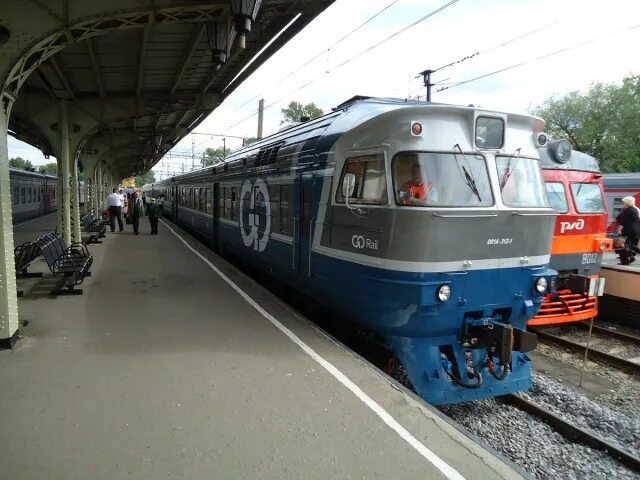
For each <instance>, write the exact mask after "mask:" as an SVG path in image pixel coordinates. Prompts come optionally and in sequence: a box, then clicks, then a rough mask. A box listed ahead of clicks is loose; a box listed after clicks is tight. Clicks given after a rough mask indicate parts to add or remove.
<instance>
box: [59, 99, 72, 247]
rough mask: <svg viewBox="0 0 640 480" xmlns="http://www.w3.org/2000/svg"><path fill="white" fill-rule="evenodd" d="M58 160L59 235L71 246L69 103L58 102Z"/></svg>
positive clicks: (64, 101)
mask: <svg viewBox="0 0 640 480" xmlns="http://www.w3.org/2000/svg"><path fill="white" fill-rule="evenodd" d="M58 125H59V127H60V158H59V159H58V172H59V174H60V175H59V176H60V177H62V178H61V183H62V185H61V187H62V188H61V191H60V197H58V198H61V199H62V201H61V202H58V208H60V209H61V210H62V214H61V216H58V220H60V221H61V223H59V224H58V227H59V230H60V233H61V234H62V236H63V238H64V241H65V243H66V244H67V245H69V244H71V191H70V188H69V181H70V175H69V164H70V158H69V157H70V155H69V102H67V101H66V100H60V122H59V124H58Z"/></svg>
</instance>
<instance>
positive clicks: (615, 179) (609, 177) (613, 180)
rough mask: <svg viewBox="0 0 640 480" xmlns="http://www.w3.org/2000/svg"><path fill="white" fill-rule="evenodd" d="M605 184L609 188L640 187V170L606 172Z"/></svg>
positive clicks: (603, 178)
mask: <svg viewBox="0 0 640 480" xmlns="http://www.w3.org/2000/svg"><path fill="white" fill-rule="evenodd" d="M602 181H603V182H604V186H605V187H606V188H608V189H615V188H638V189H640V172H631V173H605V174H604V175H603V176H602Z"/></svg>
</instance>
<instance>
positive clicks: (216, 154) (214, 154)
mask: <svg viewBox="0 0 640 480" xmlns="http://www.w3.org/2000/svg"><path fill="white" fill-rule="evenodd" d="M230 153H231V150H230V149H228V148H227V149H226V151H223V148H222V147H217V148H207V149H206V150H205V151H204V155H205V156H204V165H205V166H207V165H213V164H214V163H220V162H221V161H222V160H223V159H224V157H226V156H227V155H229V154H230Z"/></svg>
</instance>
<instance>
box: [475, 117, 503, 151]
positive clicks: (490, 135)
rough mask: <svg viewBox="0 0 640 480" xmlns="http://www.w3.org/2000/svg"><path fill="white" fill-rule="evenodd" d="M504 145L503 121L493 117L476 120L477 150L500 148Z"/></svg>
mask: <svg viewBox="0 0 640 480" xmlns="http://www.w3.org/2000/svg"><path fill="white" fill-rule="evenodd" d="M502 145H504V120H503V119H501V118H494V117H478V118H477V119H476V146H477V147H478V148H491V149H494V148H502Z"/></svg>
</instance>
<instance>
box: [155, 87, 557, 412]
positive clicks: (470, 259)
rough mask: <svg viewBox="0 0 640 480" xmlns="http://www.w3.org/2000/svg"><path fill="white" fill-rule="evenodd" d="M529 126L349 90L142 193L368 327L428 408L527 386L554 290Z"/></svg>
mask: <svg viewBox="0 0 640 480" xmlns="http://www.w3.org/2000/svg"><path fill="white" fill-rule="evenodd" d="M543 127H544V122H543V121H542V120H541V119H539V118H536V117H531V116H527V115H514V114H507V113H499V112H493V111H485V110H482V109H478V108H473V107H459V106H451V105H439V104H429V103H424V102H418V101H407V100H398V99H384V98H367V97H354V98H353V99H351V100H349V101H347V102H345V103H343V104H341V105H340V106H338V107H336V108H335V109H333V111H332V112H331V113H329V114H327V115H324V116H322V117H320V118H317V119H314V120H311V121H307V122H304V123H301V124H298V125H294V126H292V127H291V128H288V129H286V130H283V131H280V132H278V133H277V134H275V135H272V136H270V137H267V138H264V139H262V140H260V141H258V142H257V143H255V144H252V145H251V146H249V147H246V148H244V149H242V150H240V151H237V152H235V153H233V154H232V155H230V156H229V157H228V158H227V159H226V160H225V162H224V163H223V164H219V165H216V166H212V167H207V168H204V169H202V170H199V171H195V172H191V173H188V174H185V175H181V176H176V177H174V178H170V179H167V180H165V181H162V182H159V183H156V184H154V185H147V186H146V187H144V189H143V190H146V195H147V196H148V197H149V196H154V197H162V200H163V211H164V215H165V216H167V217H169V218H170V219H171V220H172V221H174V222H175V223H177V224H178V225H180V226H183V227H186V228H189V229H190V230H192V231H194V232H196V233H197V234H199V235H200V236H202V237H203V238H205V239H206V240H207V241H208V242H210V243H211V246H212V248H213V249H214V250H215V251H217V252H220V253H223V254H224V253H225V252H229V253H231V254H232V255H233V256H236V257H240V258H242V259H243V260H244V261H245V262H247V263H248V264H250V265H251V266H253V267H255V268H257V269H259V270H262V271H264V272H265V273H267V274H269V275H272V276H273V277H275V278H277V280H278V281H279V282H283V283H284V284H287V285H289V286H290V287H291V288H293V289H296V290H298V291H301V292H303V293H304V294H307V295H309V296H311V297H313V298H314V299H316V300H318V301H319V302H321V303H322V304H324V305H326V306H327V307H329V308H330V309H331V310H332V311H334V312H336V313H337V314H339V315H340V317H341V318H347V319H351V320H353V321H355V322H357V323H358V324H360V325H364V326H366V328H367V329H370V330H371V331H373V332H376V334H378V335H379V336H380V337H381V338H382V339H383V341H384V343H385V344H386V346H387V347H388V349H389V352H390V354H389V357H390V359H391V360H390V362H389V370H390V373H392V374H394V375H396V376H398V377H402V378H408V379H409V380H410V382H411V384H412V386H413V388H414V389H415V391H416V392H417V393H418V394H419V395H420V396H422V397H423V398H424V399H425V400H427V401H429V402H431V403H434V404H443V403H453V402H462V401H468V400H474V399H479V398H485V397H493V396H496V395H502V394H505V393H509V392H515V391H518V390H523V389H526V388H528V387H529V386H530V385H531V358H530V356H529V354H528V352H530V351H531V350H533V349H534V348H535V345H536V337H535V335H533V334H531V333H527V332H526V331H525V324H526V321H527V320H528V319H529V318H531V317H532V316H533V315H534V314H535V313H536V312H537V311H538V309H539V307H540V303H541V301H542V298H543V296H544V294H545V293H546V292H547V291H548V288H549V286H550V285H553V283H554V282H555V277H554V273H555V272H553V271H552V270H549V269H548V267H547V265H548V262H549V251H550V245H551V239H552V234H553V228H554V225H555V213H554V211H553V210H552V209H551V208H550V206H549V202H548V199H547V194H546V190H545V187H544V183H543V178H542V174H541V170H540V166H539V161H538V150H537V145H538V138H540V137H539V134H540V132H541V131H542V129H543Z"/></svg>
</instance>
